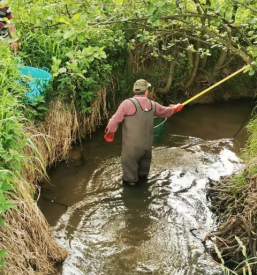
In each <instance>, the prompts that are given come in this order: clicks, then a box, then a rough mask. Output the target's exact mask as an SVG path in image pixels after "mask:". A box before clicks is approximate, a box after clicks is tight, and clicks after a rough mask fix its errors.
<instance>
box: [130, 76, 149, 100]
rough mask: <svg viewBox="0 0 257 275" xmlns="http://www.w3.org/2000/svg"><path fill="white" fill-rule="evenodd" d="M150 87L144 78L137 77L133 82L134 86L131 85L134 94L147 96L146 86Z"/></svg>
mask: <svg viewBox="0 0 257 275" xmlns="http://www.w3.org/2000/svg"><path fill="white" fill-rule="evenodd" d="M149 87H151V84H150V83H148V82H147V81H146V80H144V79H138V80H137V81H136V82H135V83H134V87H133V91H134V93H135V94H136V95H145V96H148V94H149V91H148V88H149Z"/></svg>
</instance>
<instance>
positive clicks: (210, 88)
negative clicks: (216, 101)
mask: <svg viewBox="0 0 257 275" xmlns="http://www.w3.org/2000/svg"><path fill="white" fill-rule="evenodd" d="M249 66H250V65H247V66H244V67H243V68H242V69H240V70H238V71H236V72H235V73H233V74H231V75H229V76H227V77H226V78H224V79H222V80H221V81H219V82H217V83H216V84H214V85H212V86H211V87H209V88H208V89H206V90H204V91H202V92H201V93H199V94H198V95H196V96H194V97H192V98H190V99H189V100H187V101H185V102H184V103H182V105H184V106H185V105H186V104H188V103H189V102H191V101H193V100H195V99H196V98H198V97H199V96H201V95H203V94H205V93H207V92H209V91H210V90H212V89H213V88H215V87H217V86H219V85H220V84H221V83H223V82H225V81H227V80H228V79H230V78H232V77H233V76H235V75H237V74H239V73H241V72H242V71H244V70H245V69H246V68H247V67H249Z"/></svg>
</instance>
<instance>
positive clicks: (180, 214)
mask: <svg viewBox="0 0 257 275" xmlns="http://www.w3.org/2000/svg"><path fill="white" fill-rule="evenodd" d="M249 107H251V104H250V103H249V102H245V104H242V102H232V103H224V104H214V105H209V106H191V107H188V108H185V110H184V112H182V113H180V114H177V115H176V116H174V117H172V118H170V119H169V120H168V122H167V124H166V131H167V133H166V136H165V138H164V140H163V143H162V144H161V145H157V146H155V147H154V150H153V163H152V168H151V174H150V177H149V180H148V182H142V183H141V185H140V186H138V187H136V188H124V186H122V185H121V177H122V174H121V166H120V158H119V155H120V149H121V133H120V132H118V133H117V134H116V135H115V141H114V142H113V143H112V144H107V143H105V142H104V140H103V130H104V127H103V128H101V129H100V130H99V131H97V132H96V133H94V134H93V135H92V139H91V140H88V141H85V142H84V143H83V147H84V151H83V159H81V160H80V161H75V162H74V161H70V162H69V163H68V164H67V163H62V164H60V165H59V166H58V167H57V169H56V170H53V171H52V172H51V174H50V178H51V185H49V186H48V188H47V189H44V190H42V199H41V200H40V201H39V205H40V208H41V209H42V211H43V213H44V214H45V216H46V217H47V219H48V221H49V222H50V224H51V225H52V226H53V228H54V235H55V238H56V240H57V241H58V242H59V243H60V244H61V245H62V246H63V247H65V248H66V249H67V250H68V251H69V252H70V257H69V258H68V259H67V260H66V262H65V263H64V265H63V270H62V271H60V274H69V275H71V274H76V275H77V274H85V273H87V274H89V273H90V274H120V273H121V271H122V272H123V273H124V274H158V275H159V274H171V273H172V272H176V274H189V273H188V272H190V274H221V273H220V271H219V269H218V268H217V267H216V266H215V265H214V264H213V262H212V261H211V259H210V257H209V254H208V252H209V247H210V246H209V245H210V244H209V243H206V244H205V245H204V244H203V243H202V241H203V239H204V237H205V235H206V234H207V233H209V232H210V231H213V229H215V228H217V226H218V224H217V223H216V219H215V216H214V215H213V213H212V212H211V210H210V209H209V206H210V202H209V201H208V199H207V198H206V186H209V183H210V181H213V180H218V179H219V178H220V177H221V176H224V175H230V174H232V173H234V172H236V171H238V170H239V169H240V168H241V162H240V159H239V158H238V153H239V151H240V147H241V146H242V145H243V144H244V140H245V138H246V133H245V132H243V131H242V132H240V134H239V135H238V136H237V137H236V139H234V140H231V139H230V138H231V137H232V136H233V135H234V134H235V133H236V132H237V130H238V129H239V127H240V126H241V123H242V122H243V120H244V118H245V116H246V114H247V112H248V111H249ZM208 139H211V140H208ZM206 270H208V273H206Z"/></svg>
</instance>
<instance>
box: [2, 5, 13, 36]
mask: <svg viewBox="0 0 257 275" xmlns="http://www.w3.org/2000/svg"><path fill="white" fill-rule="evenodd" d="M12 18H13V16H12V12H11V9H10V7H2V8H0V36H1V37H3V38H6V37H7V36H8V28H7V21H8V20H10V19H12Z"/></svg>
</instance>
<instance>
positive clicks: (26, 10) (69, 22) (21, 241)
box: [0, 0, 257, 275]
mask: <svg viewBox="0 0 257 275" xmlns="http://www.w3.org/2000/svg"><path fill="white" fill-rule="evenodd" d="M173 2H174V1H149V2H148V1H144V2H142V3H138V2H133V1H132V2H131V3H129V2H126V1H111V0H108V1H90V2H83V3H81V1H70V0H66V1H63V0H62V1H61V0H58V1H52V0H51V1H47V3H46V2H45V1H43V0H39V1H34V0H33V1H24V0H17V1H13V0H10V1H9V3H8V4H9V5H10V6H11V8H12V10H13V14H14V21H15V23H16V28H17V32H18V38H19V40H18V43H19V53H18V54H17V55H15V54H13V53H12V52H11V51H10V49H9V48H8V46H6V45H3V44H2V43H1V47H0V97H1V102H0V110H1V113H0V127H1V129H0V130H1V131H0V137H1V138H0V169H1V170H0V177H1V181H0V238H1V243H0V250H1V251H0V264H1V265H3V259H4V258H5V269H4V274H10V275H12V274H19V275H20V274H21V275H22V274H40V273H41V274H47V273H49V272H52V271H53V265H54V263H55V262H56V261H60V260H63V259H64V258H65V257H66V255H67V253H66V251H64V250H62V249H61V248H60V247H58V245H57V244H56V243H55V242H54V240H53V239H52V235H51V230H50V228H49V226H48V225H47V223H46V221H45V219H44V217H43V215H42V214H41V213H40V211H39V210H38V209H37V206H36V199H37V198H35V197H34V196H35V194H38V191H37V190H36V185H35V183H36V182H38V180H40V179H41V178H42V177H44V176H45V169H46V167H48V166H51V165H53V163H54V162H56V161H58V160H61V159H63V158H65V157H66V156H67V153H68V151H69V148H70V145H71V143H72V142H74V141H76V140H79V139H80V138H81V137H84V136H85V135H87V134H90V133H91V132H92V131H94V130H95V128H96V127H97V125H98V124H100V123H101V120H102V119H103V118H107V116H108V112H109V113H111V112H113V110H114V109H115V107H116V106H117V104H119V103H120V101H121V100H123V99H124V98H126V97H128V96H129V95H130V93H131V88H132V84H133V83H134V81H135V80H136V79H138V78H146V79H148V80H149V81H150V82H152V84H153V90H152V96H153V98H157V99H159V100H160V101H162V102H166V103H170V102H171V101H173V100H176V101H179V100H180V99H182V98H184V99H186V98H188V97H190V96H192V95H194V93H196V92H197V91H198V90H196V89H194V88H193V87H195V86H196V84H198V89H199V90H201V88H206V86H210V85H211V84H213V83H215V82H216V81H218V80H219V79H220V78H222V77H224V76H226V74H229V73H230V72H233V71H235V70H236V69H237V68H236V66H237V65H238V64H239V66H242V65H244V64H245V62H249V63H251V64H252V66H255V58H256V56H257V53H256V49H255V47H254V42H255V34H254V31H255V24H256V20H255V17H254V14H253V13H252V12H251V10H250V11H249V10H248V9H247V8H245V7H244V8H242V7H241V6H240V7H239V6H238V7H237V9H233V7H234V6H233V5H232V4H231V3H229V4H227V3H226V5H225V4H224V1H211V2H210V5H205V6H203V7H201V8H202V9H203V10H202V11H199V5H197V3H196V2H195V1H186V3H182V4H181V6H180V7H179V6H177V5H176V4H175V2H174V3H173ZM182 2H183V1H182ZM217 7H220V10H222V9H226V12H225V13H224V14H223V13H222V12H218V10H219V9H217ZM213 9H215V10H217V12H216V13H214V12H213ZM182 10H183V12H184V13H187V17H183V16H182V15H183V14H182V15H181V11H182ZM188 12H189V13H188ZM174 16H175V17H174ZM191 16H193V17H191ZM231 16H232V17H234V23H235V24H234V25H233V23H229V24H227V27H226V24H225V23H224V22H226V21H225V20H230V19H231ZM174 18H175V19H176V20H175V21H174ZM192 20H193V21H192ZM205 23H206V24H205ZM241 23H242V25H241ZM246 23H247V27H246V28H245V25H244V24H246ZM224 24H225V26H224ZM203 26H205V28H204V30H203V29H202V27H203ZM225 27H226V28H225ZM224 28H225V29H224ZM224 37H226V39H227V40H226V41H225V42H224V41H223V40H224V39H223V38H224ZM206 40H208V41H209V42H208V43H207V44H206ZM227 41H230V43H227ZM224 49H225V50H226V51H227V52H226V51H225V50H224ZM241 49H242V50H241ZM224 51H225V52H224ZM17 57H19V59H17ZM242 60H243V61H242ZM19 62H20V64H21V65H27V66H33V67H37V68H41V67H47V68H48V69H49V70H50V72H51V74H52V76H53V78H52V80H51V83H50V85H49V86H48V88H47V90H46V91H45V93H43V94H42V95H41V96H39V97H37V98H35V99H36V101H35V102H28V100H27V97H26V93H27V91H28V90H29V86H28V81H29V80H28V79H26V78H24V77H21V76H20V75H19V74H18V72H17V68H18V63H19ZM225 69H227V70H225ZM229 70H230V71H229ZM248 73H249V74H250V75H253V74H254V70H253V69H251V70H250V71H249V72H248ZM237 81H238V82H237V83H236V84H233V86H236V87H237V89H238V90H237V96H239V97H240V96H244V95H245V93H244V92H242V93H241V94H240V92H241V91H242V90H243V89H245V87H246V86H247V84H249V83H250V82H251V81H250V79H249V76H248V75H246V74H245V75H244V77H242V78H241V80H240V79H239V80H237ZM239 84H240V85H239ZM251 85H252V84H249V88H250V90H251V88H252V86H251ZM231 91H232V93H231V94H233V92H234V88H233V89H231ZM233 95H234V94H233ZM250 96H251V95H250ZM217 97H218V98H219V96H217ZM221 97H222V96H221ZM229 97H230V95H227V98H229ZM215 98H216V97H215V96H214V97H213V99H212V100H214V99H215ZM255 125H256V121H252V122H251V123H250V124H249V126H248V128H249V130H250V131H251V133H252V137H251V138H250V139H249V142H248V145H247V147H246V151H245V156H246V162H247V164H248V167H249V169H247V170H246V172H244V174H242V176H241V178H240V180H241V181H242V182H243V183H242V184H241V185H240V186H239V187H240V188H248V187H243V186H248V184H247V183H248V182H251V183H252V182H254V181H253V180H252V179H254V176H255V172H254V171H256V170H255V169H256V168H255V164H253V163H254V156H255V141H254V140H255V133H256V130H255ZM237 182H238V181H237ZM237 184H238V183H237ZM249 186H250V185H249ZM248 189H249V190H252V187H249V188H248ZM238 190H239V189H238ZM242 190H243V189H242ZM240 192H243V191H240ZM249 198H250V197H249ZM249 203H250V202H249ZM240 209H241V208H240ZM250 210H251V209H250ZM250 210H249V209H248V208H246V210H245V211H246V212H247V211H250ZM235 211H238V210H235ZM240 211H241V212H242V211H244V210H243V209H241V210H240ZM251 217H252V216H251ZM250 222H251V224H253V221H252V220H250ZM251 229H252V230H254V232H256V230H255V228H251ZM249 234H250V233H249ZM246 245H247V244H246ZM249 251H250V250H249Z"/></svg>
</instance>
